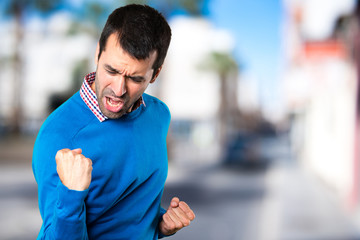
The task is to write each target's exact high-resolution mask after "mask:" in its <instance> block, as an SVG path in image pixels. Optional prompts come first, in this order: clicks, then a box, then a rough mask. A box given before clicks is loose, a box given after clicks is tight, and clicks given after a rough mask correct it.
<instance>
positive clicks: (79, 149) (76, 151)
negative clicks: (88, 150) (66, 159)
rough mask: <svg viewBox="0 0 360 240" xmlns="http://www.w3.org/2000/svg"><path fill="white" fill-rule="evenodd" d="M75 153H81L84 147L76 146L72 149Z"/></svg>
mask: <svg viewBox="0 0 360 240" xmlns="http://www.w3.org/2000/svg"><path fill="white" fill-rule="evenodd" d="M71 151H72V152H73V153H75V154H81V153H82V149H81V148H76V149H73V150H71Z"/></svg>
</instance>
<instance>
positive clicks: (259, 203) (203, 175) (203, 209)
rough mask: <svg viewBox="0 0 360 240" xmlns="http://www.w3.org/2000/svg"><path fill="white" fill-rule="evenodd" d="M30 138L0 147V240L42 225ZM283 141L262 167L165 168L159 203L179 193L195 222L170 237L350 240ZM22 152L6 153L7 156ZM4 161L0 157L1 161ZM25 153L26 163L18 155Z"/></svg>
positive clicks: (348, 225) (335, 206)
mask: <svg viewBox="0 0 360 240" xmlns="http://www.w3.org/2000/svg"><path fill="white" fill-rule="evenodd" d="M31 144H32V141H27V140H26V141H20V142H15V141H14V140H11V141H7V142H6V143H5V142H3V143H2V144H0V146H1V152H0V160H1V161H0V162H1V167H0V212H1V214H0V239H2V240H20V239H21V240H24V239H25V240H26V239H35V238H36V235H37V232H38V230H39V228H40V225H41V219H40V217H39V213H38V209H37V195H36V184H35V181H34V179H33V176H32V171H31V164H30V161H31V160H30V159H31ZM287 146H288V144H287V143H286V139H285V138H279V139H274V140H272V141H267V142H266V144H265V145H264V146H263V147H264V149H265V150H266V151H267V153H268V154H269V155H272V156H273V158H274V160H273V163H272V164H271V165H269V166H268V167H267V168H253V169H242V168H236V167H232V168H225V167H218V166H215V165H209V166H206V167H204V166H203V167H195V168H192V167H191V166H175V165H174V164H170V168H169V177H168V182H167V185H166V188H165V192H164V198H163V206H167V205H168V202H169V201H170V199H171V197H172V196H175V195H176V196H179V197H180V198H181V199H182V200H185V201H186V202H188V203H189V205H190V206H191V207H192V208H193V209H194V211H195V213H196V219H195V220H194V222H193V223H192V225H191V226H190V227H188V228H185V229H183V230H182V231H181V232H179V233H177V234H176V235H174V236H173V237H171V238H170V239H174V240H175V239H207V240H208V239H223V240H235V239H236V240H242V239H244V240H249V239H251V240H257V239H259V240H292V239H294V240H355V239H360V238H359V237H358V236H360V234H359V230H358V229H356V227H355V224H354V221H353V220H352V217H351V216H350V215H349V214H347V213H346V212H345V211H344V209H343V208H342V206H341V203H340V201H339V199H338V198H337V197H336V195H335V194H334V193H333V192H332V191H331V190H330V189H329V188H328V187H327V186H326V185H324V184H323V183H322V182H321V181H320V180H319V179H318V178H316V177H314V176H313V175H310V174H309V173H306V172H305V171H303V170H301V169H300V168H298V167H297V164H295V162H293V161H292V160H291V156H290V152H289V149H288V148H287ZM16 149H20V150H21V151H16V152H14V153H13V154H11V152H10V151H13V150H16ZM5 155H6V157H7V158H8V160H7V159H5V158H4V157H5ZM21 156H22V157H23V156H26V157H25V159H19V158H18V157H21Z"/></svg>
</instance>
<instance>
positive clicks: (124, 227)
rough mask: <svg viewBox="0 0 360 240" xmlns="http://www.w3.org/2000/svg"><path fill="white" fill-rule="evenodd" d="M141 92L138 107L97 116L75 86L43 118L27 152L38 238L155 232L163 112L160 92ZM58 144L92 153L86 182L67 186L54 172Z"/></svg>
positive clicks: (162, 174)
mask: <svg viewBox="0 0 360 240" xmlns="http://www.w3.org/2000/svg"><path fill="white" fill-rule="evenodd" d="M143 97H144V101H145V103H146V107H145V106H143V105H142V106H141V107H140V108H138V109H137V110H135V111H133V112H131V113H129V114H126V115H124V116H123V117H121V118H120V119H117V120H106V121H104V122H100V121H99V120H98V119H97V118H96V117H95V115H94V114H93V113H92V112H91V111H90V109H89V108H88V107H87V106H86V104H85V103H84V102H83V100H82V99H81V97H80V94H79V92H78V93H76V94H75V95H74V96H72V97H71V98H70V99H69V100H68V101H67V102H65V103H64V104H63V105H62V106H60V107H59V108H58V109H57V110H55V111H54V112H53V113H52V114H51V115H50V116H49V117H48V119H47V120H46V121H45V123H44V124H43V126H42V127H41V129H40V132H39V134H38V137H37V139H36V142H35V146H34V152H33V171H34V176H35V179H36V181H37V184H38V196H39V209H40V214H41V217H42V219H43V225H42V227H41V230H40V233H39V236H38V239H67V240H74V239H96V240H101V239H111V240H115V239H141V240H144V239H157V238H158V237H162V236H161V234H160V233H159V231H158V223H159V220H160V219H161V216H162V214H164V212H165V210H164V209H162V208H161V207H160V200H161V196H162V192H163V188H164V184H165V180H166V177H167V167H168V165H167V151H166V135H167V131H168V127H169V123H170V113H169V110H168V108H167V106H166V105H165V104H164V103H163V102H161V101H160V100H158V99H156V98H154V97H151V96H149V95H147V94H144V95H143ZM63 148H69V149H74V148H81V149H82V150H83V151H82V154H83V155H84V156H86V157H88V158H90V159H91V160H92V162H93V171H92V181H91V184H90V186H89V188H88V189H87V190H85V191H74V190H70V189H68V188H67V187H66V186H64V185H63V184H62V183H61V181H60V180H59V177H58V175H57V171H56V162H55V155H56V153H57V151H58V150H60V149H63Z"/></svg>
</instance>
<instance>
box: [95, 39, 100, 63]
mask: <svg viewBox="0 0 360 240" xmlns="http://www.w3.org/2000/svg"><path fill="white" fill-rule="evenodd" d="M99 52H100V45H99V43H98V44H97V46H96V51H95V58H94V60H95V64H96V66H97V65H98V63H99Z"/></svg>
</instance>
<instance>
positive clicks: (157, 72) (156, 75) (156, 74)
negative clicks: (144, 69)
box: [150, 66, 162, 83]
mask: <svg viewBox="0 0 360 240" xmlns="http://www.w3.org/2000/svg"><path fill="white" fill-rule="evenodd" d="M161 69H162V66H161V67H159V68H158V69H157V70H156V73H155V76H154V77H153V79H151V81H150V83H154V82H155V80H156V78H157V77H158V76H159V74H160V71H161Z"/></svg>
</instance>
